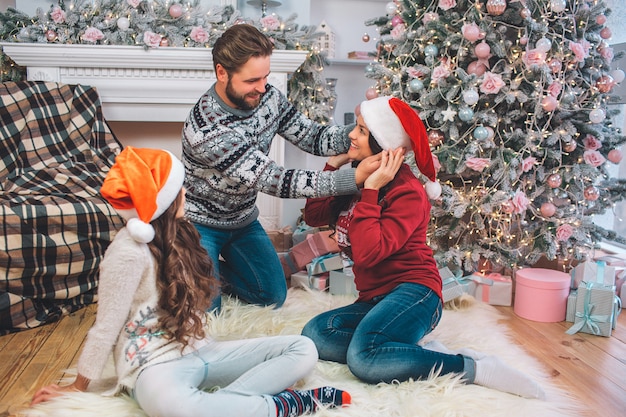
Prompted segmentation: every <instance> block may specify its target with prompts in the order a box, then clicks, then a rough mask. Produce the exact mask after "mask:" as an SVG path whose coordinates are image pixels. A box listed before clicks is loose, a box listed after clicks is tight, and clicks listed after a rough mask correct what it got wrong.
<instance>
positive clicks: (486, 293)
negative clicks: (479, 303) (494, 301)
mask: <svg viewBox="0 0 626 417" xmlns="http://www.w3.org/2000/svg"><path fill="white" fill-rule="evenodd" d="M487 277H489V278H488V279H490V280H491V283H487V285H486V286H483V287H482V289H483V290H482V299H483V302H485V303H488V302H489V299H490V291H489V289H490V288H491V287H492V286H493V283H494V281H498V282H511V279H510V278H506V277H505V276H503V275H502V274H498V273H497V272H492V273H491V274H489V275H487ZM481 284H482V283H481Z"/></svg>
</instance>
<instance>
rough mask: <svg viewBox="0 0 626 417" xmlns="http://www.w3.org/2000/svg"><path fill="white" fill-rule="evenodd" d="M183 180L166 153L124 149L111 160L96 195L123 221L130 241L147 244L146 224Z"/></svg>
mask: <svg viewBox="0 0 626 417" xmlns="http://www.w3.org/2000/svg"><path fill="white" fill-rule="evenodd" d="M184 178H185V169H184V167H183V164H182V162H180V160H178V158H176V157H175V156H174V155H173V154H172V153H170V152H169V151H166V150H160V149H148V148H134V147H132V146H128V147H126V148H125V149H124V150H123V151H122V152H120V154H119V155H118V156H117V157H116V158H115V164H113V166H112V167H111V170H110V171H109V173H108V174H107V176H106V178H105V179H104V183H103V184H102V188H101V189H100V194H102V196H103V197H104V198H105V199H106V200H107V201H108V202H109V203H110V204H111V205H112V206H113V208H114V209H115V210H116V211H117V212H118V213H119V215H120V216H122V217H123V218H124V219H125V220H126V228H127V230H128V233H129V234H130V235H131V236H132V238H133V239H135V240H136V241H137V242H141V243H149V242H151V241H152V239H154V228H153V227H152V225H151V224H150V222H151V221H152V220H154V219H156V218H158V217H159V216H160V215H161V214H163V213H164V212H165V210H167V209H168V207H169V206H171V205H172V203H173V202H174V200H175V199H176V196H177V195H178V193H179V192H180V190H181V189H182V188H183V179H184Z"/></svg>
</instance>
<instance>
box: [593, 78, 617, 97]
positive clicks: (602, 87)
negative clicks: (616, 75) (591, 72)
mask: <svg viewBox="0 0 626 417" xmlns="http://www.w3.org/2000/svg"><path fill="white" fill-rule="evenodd" d="M614 86H615V81H614V80H613V77H611V76H610V75H603V76H602V77H600V78H598V80H597V81H596V88H597V89H598V91H599V92H601V93H608V92H609V91H611V90H612V89H613V87H614Z"/></svg>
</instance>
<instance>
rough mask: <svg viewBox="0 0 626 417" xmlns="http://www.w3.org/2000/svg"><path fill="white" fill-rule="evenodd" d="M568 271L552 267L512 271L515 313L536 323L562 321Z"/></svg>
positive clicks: (568, 285) (568, 281)
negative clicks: (513, 274) (513, 275)
mask: <svg viewBox="0 0 626 417" xmlns="http://www.w3.org/2000/svg"><path fill="white" fill-rule="evenodd" d="M570 283H571V278H570V276H569V274H566V273H565V272H561V271H555V270H553V269H544V268H522V269H520V270H518V271H517V272H516V273H515V302H514V303H513V311H514V312H515V314H517V315H518V316H520V317H522V318H525V319H528V320H533V321H539V322H545V323H553V322H559V321H563V320H565V315H566V312H567V297H568V295H569V290H570Z"/></svg>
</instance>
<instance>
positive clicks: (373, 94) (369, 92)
mask: <svg viewBox="0 0 626 417" xmlns="http://www.w3.org/2000/svg"><path fill="white" fill-rule="evenodd" d="M376 97H378V92H377V91H376V89H375V88H373V87H370V88H368V89H367V90H366V91H365V98H366V99H368V100H371V99H373V98H376Z"/></svg>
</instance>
